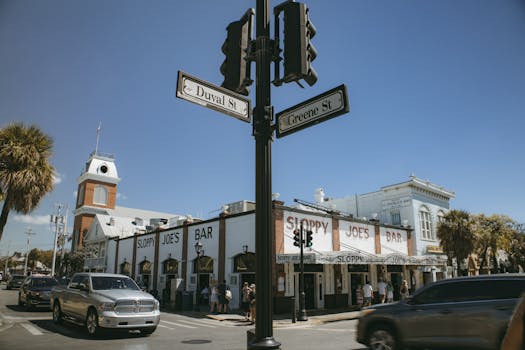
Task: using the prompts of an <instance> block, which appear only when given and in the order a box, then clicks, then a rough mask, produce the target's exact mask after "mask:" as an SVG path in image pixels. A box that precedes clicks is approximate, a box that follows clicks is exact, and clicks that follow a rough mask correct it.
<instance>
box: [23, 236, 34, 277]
mask: <svg viewBox="0 0 525 350" xmlns="http://www.w3.org/2000/svg"><path fill="white" fill-rule="evenodd" d="M24 233H25V234H26V235H27V247H26V262H25V265H24V276H26V275H27V260H28V258H29V240H30V238H31V235H36V232H33V230H31V228H28V229H27V231H26V232H24Z"/></svg>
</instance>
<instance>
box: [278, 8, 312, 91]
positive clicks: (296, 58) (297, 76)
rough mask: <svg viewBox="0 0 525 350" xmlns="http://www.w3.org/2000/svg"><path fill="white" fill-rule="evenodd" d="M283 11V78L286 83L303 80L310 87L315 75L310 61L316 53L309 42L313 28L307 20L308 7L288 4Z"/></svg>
mask: <svg viewBox="0 0 525 350" xmlns="http://www.w3.org/2000/svg"><path fill="white" fill-rule="evenodd" d="M283 9H284V77H283V80H284V81H285V82H286V83H289V82H292V81H299V80H301V79H304V81H306V82H307V83H308V85H310V86H312V85H314V84H315V82H316V81H317V73H316V72H315V70H314V69H313V68H312V61H313V60H314V59H315V57H316V56H317V51H316V50H315V48H314V46H313V45H312V43H311V42H310V40H311V39H312V38H313V37H314V35H315V27H314V25H313V24H312V22H311V21H310V19H309V18H308V7H307V6H306V5H305V4H302V3H298V2H289V3H286V4H285V5H284V6H283Z"/></svg>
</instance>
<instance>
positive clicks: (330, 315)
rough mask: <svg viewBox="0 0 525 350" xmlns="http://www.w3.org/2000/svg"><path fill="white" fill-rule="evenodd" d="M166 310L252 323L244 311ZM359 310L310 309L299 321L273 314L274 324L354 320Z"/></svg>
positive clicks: (297, 324)
mask: <svg viewBox="0 0 525 350" xmlns="http://www.w3.org/2000/svg"><path fill="white" fill-rule="evenodd" d="M162 311H164V312H170V313H178V314H183V315H188V316H191V317H195V318H210V319H214V320H217V321H228V322H234V323H237V324H244V325H250V322H249V321H246V319H245V318H244V315H243V313H242V311H240V310H233V311H232V312H231V313H228V314H210V313H207V312H205V311H200V312H199V311H172V310H162ZM359 313H360V311H359V310H351V309H348V308H345V309H330V310H326V309H321V310H309V311H307V312H306V315H307V318H308V320H306V321H297V320H296V322H295V323H292V319H291V315H290V314H282V315H274V316H273V326H274V327H275V328H282V327H297V326H304V325H316V324H323V323H328V322H336V321H343V320H353V319H356V318H358V317H359Z"/></svg>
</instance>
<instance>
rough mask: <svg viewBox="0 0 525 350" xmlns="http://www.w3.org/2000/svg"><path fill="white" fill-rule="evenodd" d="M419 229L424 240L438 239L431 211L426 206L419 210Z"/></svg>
mask: <svg viewBox="0 0 525 350" xmlns="http://www.w3.org/2000/svg"><path fill="white" fill-rule="evenodd" d="M419 229H420V230H421V237H422V238H423V239H436V238H435V237H434V231H433V229H432V217H431V215H430V210H428V208H427V207H426V206H424V205H423V206H421V208H419Z"/></svg>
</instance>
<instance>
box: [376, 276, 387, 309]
mask: <svg viewBox="0 0 525 350" xmlns="http://www.w3.org/2000/svg"><path fill="white" fill-rule="evenodd" d="M377 292H378V293H379V303H380V304H383V303H384V302H385V297H386V283H385V281H384V280H383V279H382V278H381V279H379V283H378V284H377Z"/></svg>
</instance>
